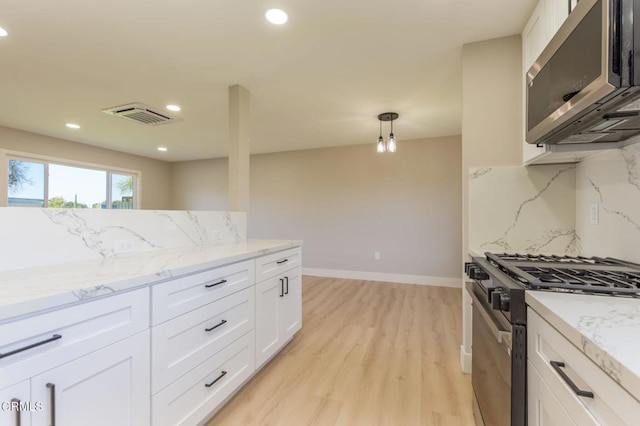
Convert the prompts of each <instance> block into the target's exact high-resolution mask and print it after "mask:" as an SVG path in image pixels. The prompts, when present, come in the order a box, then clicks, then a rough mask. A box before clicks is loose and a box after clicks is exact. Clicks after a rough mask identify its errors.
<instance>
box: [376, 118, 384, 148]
mask: <svg viewBox="0 0 640 426" xmlns="http://www.w3.org/2000/svg"><path fill="white" fill-rule="evenodd" d="M379 121H380V137H379V138H378V147H377V148H376V150H377V151H378V152H385V151H386V150H387V146H386V145H385V144H384V139H383V138H382V120H379Z"/></svg>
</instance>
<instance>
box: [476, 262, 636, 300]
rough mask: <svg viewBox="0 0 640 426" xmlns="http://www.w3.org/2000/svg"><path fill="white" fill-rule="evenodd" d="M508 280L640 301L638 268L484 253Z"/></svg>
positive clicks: (546, 287)
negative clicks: (633, 298) (621, 296)
mask: <svg viewBox="0 0 640 426" xmlns="http://www.w3.org/2000/svg"><path fill="white" fill-rule="evenodd" d="M486 255H487V259H489V261H491V263H492V264H494V265H495V266H497V267H498V268H500V269H501V270H502V271H503V272H505V273H506V274H507V275H509V276H510V277H512V278H514V279H516V280H518V281H519V282H520V283H522V284H524V285H525V286H527V287H529V288H533V289H544V290H554V291H563V292H583V293H598V294H602V293H606V294H610V295H616V296H617V295H626V296H633V297H640V266H639V265H635V264H632V263H629V262H624V261H621V260H617V259H613V258H599V257H590V258H587V257H571V256H554V255H528V254H525V255H521V254H507V253H504V254H492V253H487V254H486Z"/></svg>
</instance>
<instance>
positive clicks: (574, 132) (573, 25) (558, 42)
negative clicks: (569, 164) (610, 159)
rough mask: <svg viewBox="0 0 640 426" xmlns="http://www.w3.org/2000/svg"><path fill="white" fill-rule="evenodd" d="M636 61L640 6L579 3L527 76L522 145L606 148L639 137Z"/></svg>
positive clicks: (636, 2) (632, 1)
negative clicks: (598, 146) (523, 143)
mask: <svg viewBox="0 0 640 426" xmlns="http://www.w3.org/2000/svg"><path fill="white" fill-rule="evenodd" d="M634 16H635V19H634ZM638 55H640V0H580V1H579V2H578V4H577V6H576V7H575V8H574V9H573V11H572V12H571V13H570V14H569V17H568V18H567V19H566V21H565V22H564V23H563V24H562V26H561V27H560V29H559V30H558V32H557V33H556V35H555V36H554V37H553V38H552V39H551V41H550V42H549V44H548V45H547V47H546V48H545V49H544V51H543V52H542V54H541V55H540V57H539V58H538V59H537V60H536V61H535V63H534V64H533V66H532V67H531V68H530V69H529V70H528V72H527V75H526V97H527V99H526V109H527V115H526V126H527V129H526V134H527V136H526V139H527V142H529V143H531V144H584V143H603V144H605V143H606V144H607V145H609V146H610V145H611V144H612V143H617V142H622V141H625V140H628V139H629V138H631V137H633V136H635V135H639V134H640V99H639V98H640V57H638ZM637 58H638V66H637V67H636V66H635V59H637Z"/></svg>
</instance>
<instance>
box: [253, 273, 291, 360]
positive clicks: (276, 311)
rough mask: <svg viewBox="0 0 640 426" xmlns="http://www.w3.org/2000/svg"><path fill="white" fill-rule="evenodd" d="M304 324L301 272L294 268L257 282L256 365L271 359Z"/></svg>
mask: <svg viewBox="0 0 640 426" xmlns="http://www.w3.org/2000/svg"><path fill="white" fill-rule="evenodd" d="M301 327H302V273H301V268H294V269H291V270H289V271H286V272H284V273H281V274H280V275H277V276H275V277H273V278H269V279H267V280H265V281H263V282H261V283H258V284H257V285H256V364H257V366H258V367H260V366H261V365H263V364H264V363H265V362H266V361H267V360H269V359H270V358H271V357H272V356H273V355H274V354H275V353H276V352H278V350H279V349H280V348H282V346H284V345H285V344H286V342H287V341H288V340H289V339H290V338H291V337H293V335H294V334H295V333H296V332H297V331H298V330H300V328H301Z"/></svg>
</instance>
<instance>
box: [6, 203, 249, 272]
mask: <svg viewBox="0 0 640 426" xmlns="http://www.w3.org/2000/svg"><path fill="white" fill-rule="evenodd" d="M246 238H247V215H246V213H244V212H213V211H160V210H94V209H41V208H24V207H3V208H0V271H8V270H13V269H23V268H30V267H36V266H44V265H56V264H62V263H69V262H79V261H85V260H104V259H108V258H110V257H112V256H114V255H116V253H115V247H116V244H118V243H119V242H122V241H126V242H131V243H132V244H133V246H134V250H133V252H134V253H145V252H150V251H156V250H162V249H171V248H179V247H196V246H199V245H203V244H205V245H207V244H208V245H211V244H218V243H227V242H236V241H241V240H246Z"/></svg>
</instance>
